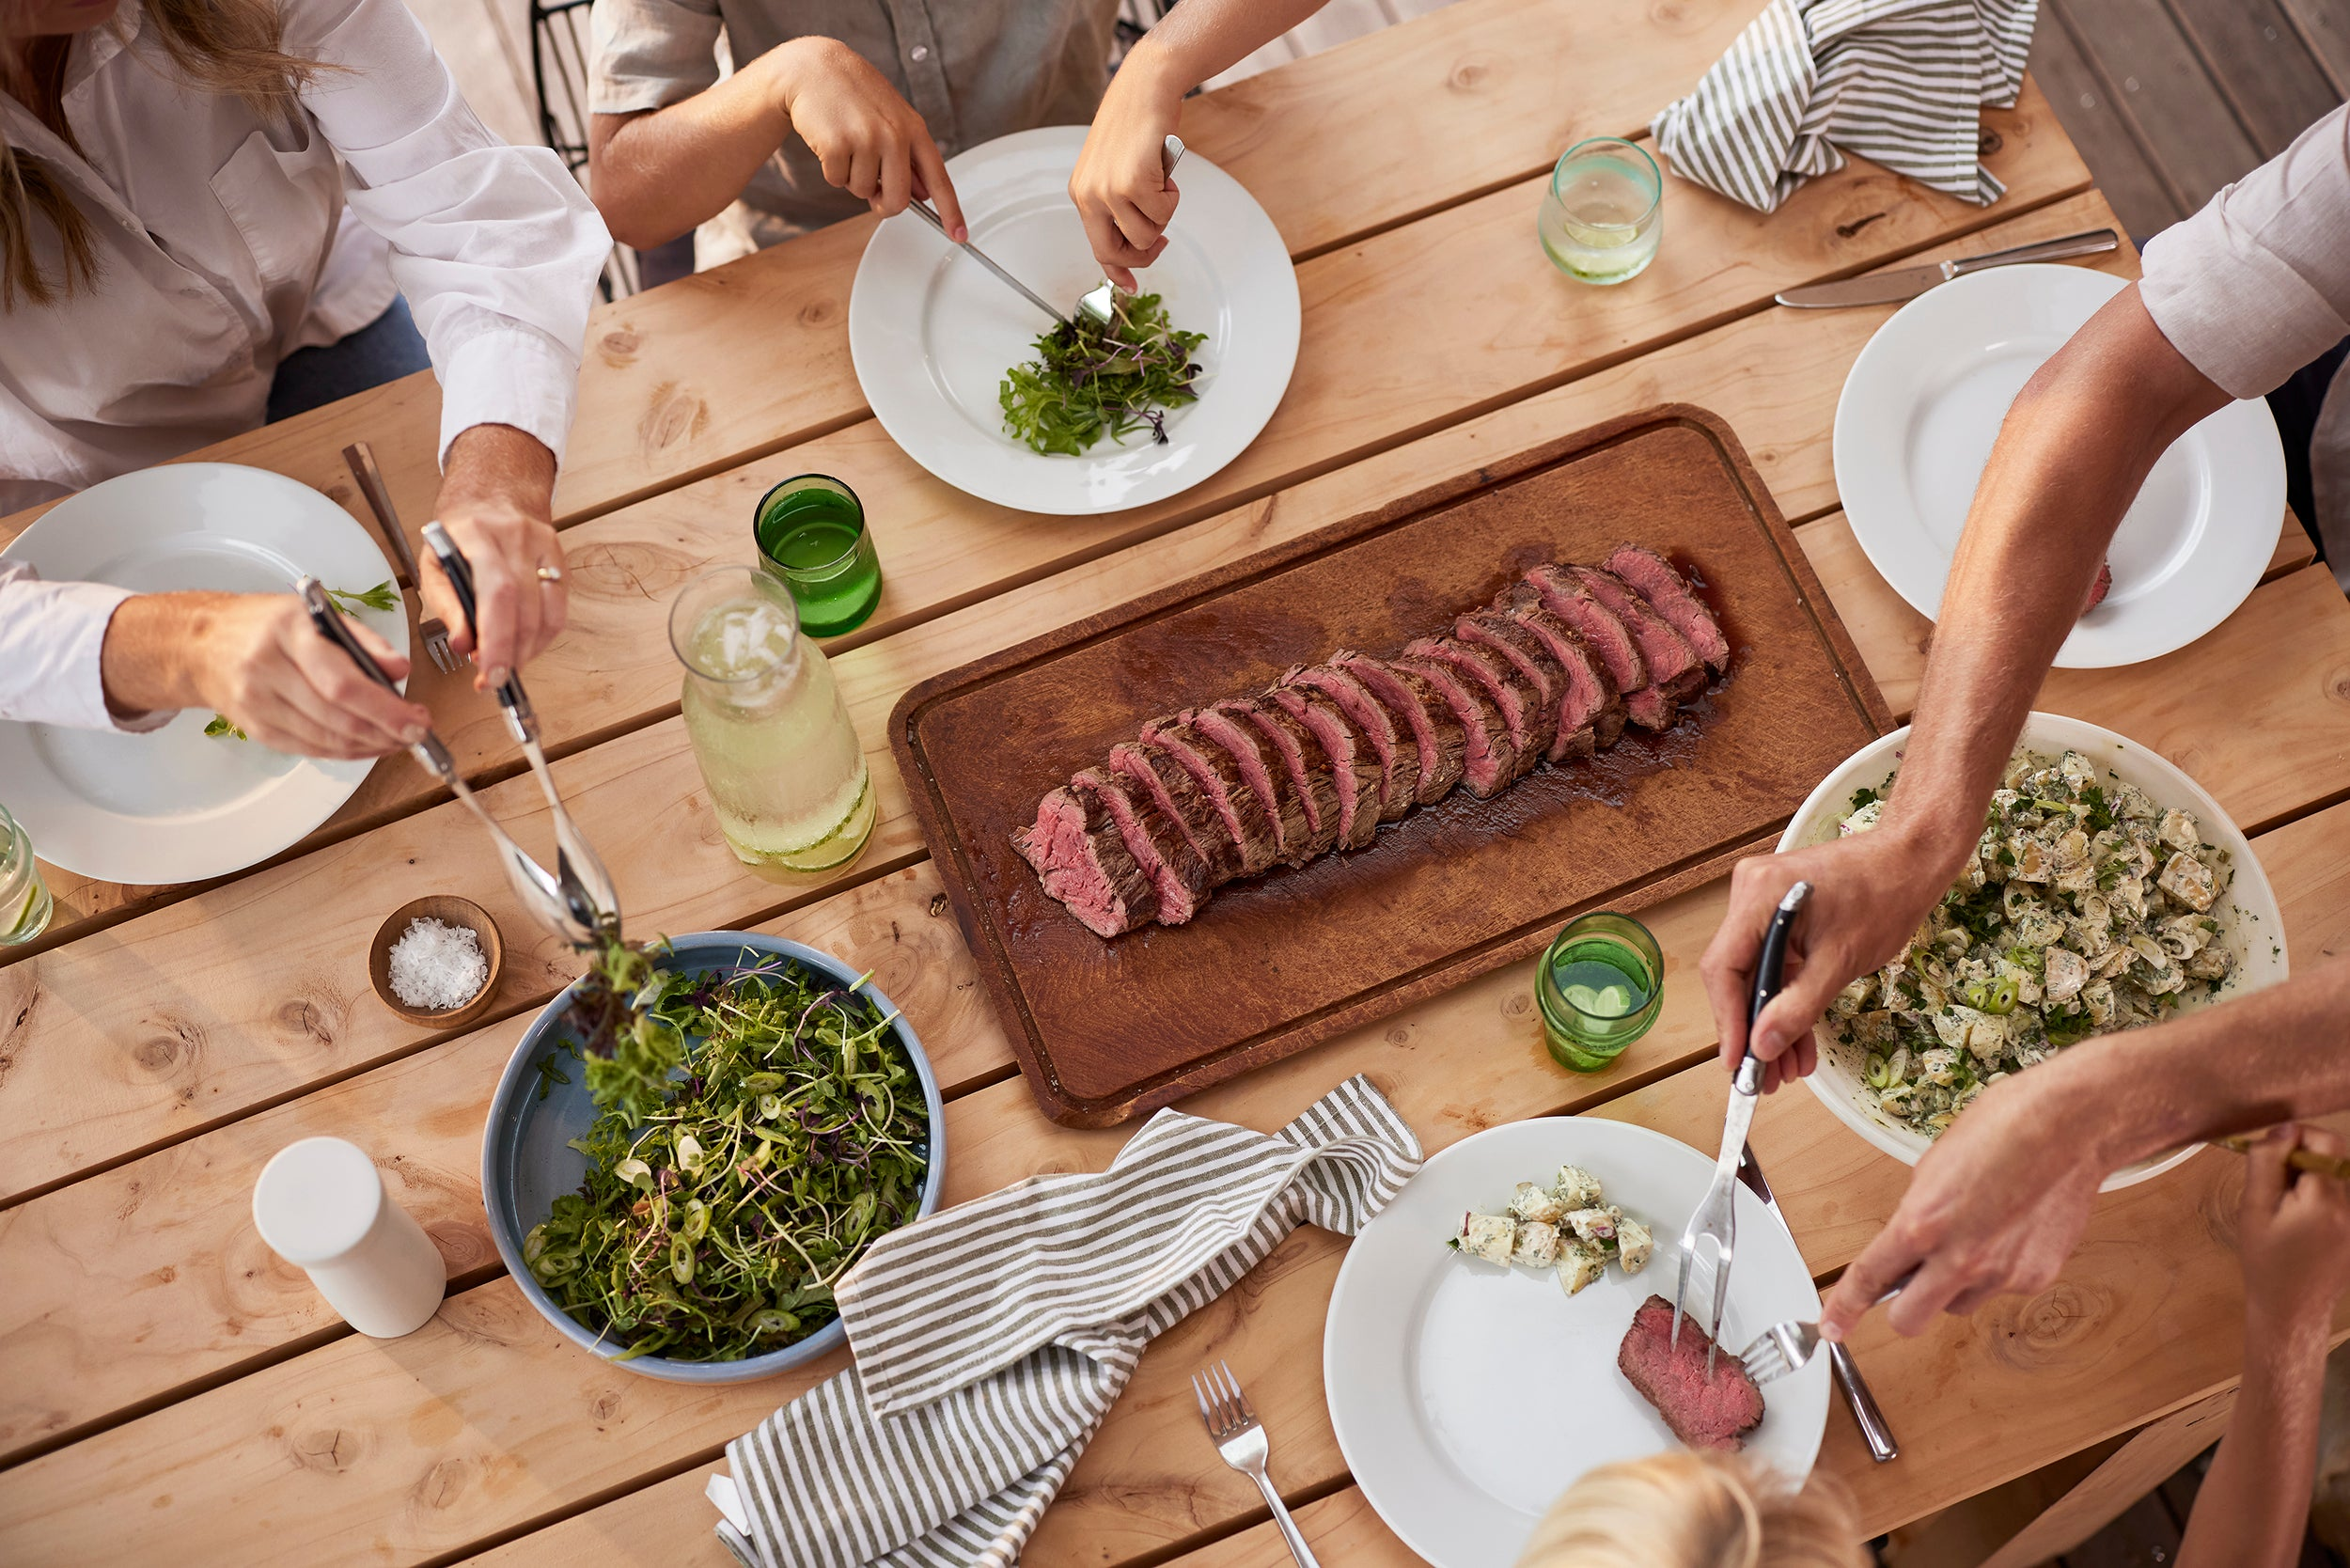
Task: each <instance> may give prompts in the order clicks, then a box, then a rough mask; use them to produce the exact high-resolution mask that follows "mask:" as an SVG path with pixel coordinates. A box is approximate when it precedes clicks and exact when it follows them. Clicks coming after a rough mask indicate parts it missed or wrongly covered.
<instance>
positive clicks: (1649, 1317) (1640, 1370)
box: [1616, 1295, 1763, 1450]
mask: <svg viewBox="0 0 2350 1568" xmlns="http://www.w3.org/2000/svg"><path fill="white" fill-rule="evenodd" d="M1706 1349H1707V1341H1706V1337H1705V1331H1704V1330H1703V1329H1701V1328H1700V1327H1699V1326H1698V1325H1697V1324H1696V1323H1694V1322H1692V1321H1690V1320H1688V1319H1686V1318H1684V1319H1683V1320H1682V1324H1681V1343H1680V1344H1679V1345H1678V1346H1676V1345H1675V1344H1674V1343H1673V1307H1672V1303H1671V1302H1669V1301H1667V1300H1666V1299H1665V1298H1664V1297H1663V1296H1661V1295H1653V1296H1650V1297H1649V1298H1648V1299H1647V1300H1646V1301H1643V1302H1641V1303H1640V1305H1639V1309H1637V1311H1635V1312H1634V1313H1633V1314H1632V1326H1631V1327H1630V1328H1628V1329H1626V1330H1625V1331H1624V1336H1623V1343H1622V1345H1621V1346H1620V1347H1619V1348H1618V1349H1617V1351H1616V1370H1617V1371H1619V1372H1622V1373H1623V1375H1624V1378H1625V1380H1626V1381H1627V1382H1629V1383H1630V1384H1631V1385H1632V1386H1633V1387H1634V1388H1637V1389H1638V1390H1639V1391H1640V1397H1641V1398H1642V1399H1644V1400H1646V1401H1648V1402H1649V1403H1651V1404H1653V1405H1654V1406H1656V1413H1657V1414H1658V1415H1660V1416H1662V1417H1664V1418H1665V1424H1666V1425H1667V1426H1669V1427H1670V1428H1672V1431H1673V1435H1674V1436H1676V1437H1678V1438H1680V1439H1681V1440H1682V1441H1683V1442H1684V1443H1686V1444H1688V1445H1689V1446H1690V1447H1691V1448H1693V1449H1727V1450H1736V1449H1742V1448H1745V1447H1746V1446H1747V1433H1749V1432H1752V1431H1753V1430H1754V1429H1755V1428H1756V1427H1758V1426H1760V1425H1762V1424H1763V1390H1762V1389H1760V1388H1756V1387H1755V1386H1754V1379H1752V1378H1751V1377H1748V1376H1747V1369H1746V1368H1745V1367H1743V1366H1741V1365H1739V1362H1738V1357H1736V1356H1732V1355H1730V1354H1729V1353H1728V1352H1724V1353H1723V1354H1721V1355H1719V1356H1716V1357H1715V1358H1714V1371H1713V1375H1712V1376H1710V1377H1709V1376H1708V1375H1707V1374H1706V1370H1705V1352H1706Z"/></svg>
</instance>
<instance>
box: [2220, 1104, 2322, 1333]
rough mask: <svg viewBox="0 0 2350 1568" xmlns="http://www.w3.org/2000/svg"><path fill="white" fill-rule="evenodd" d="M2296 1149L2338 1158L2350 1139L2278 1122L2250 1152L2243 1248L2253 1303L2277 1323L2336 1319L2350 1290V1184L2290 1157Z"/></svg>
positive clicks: (2253, 1309)
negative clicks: (2293, 1164)
mask: <svg viewBox="0 0 2350 1568" xmlns="http://www.w3.org/2000/svg"><path fill="white" fill-rule="evenodd" d="M2295 1148H2302V1149H2307V1150H2309V1151H2310V1152H2312V1153H2318V1154H2326V1155H2329V1156H2331V1157H2333V1158H2336V1159H2339V1158H2341V1157H2342V1155H2343V1154H2344V1153H2345V1152H2350V1145H2345V1144H2344V1143H2343V1141H2342V1138H2340V1137H2336V1136H2335V1135H2334V1134H2332V1133H2330V1132H2328V1131H2326V1129H2325V1128H2323V1127H2296V1126H2295V1125H2294V1124H2293V1123H2292V1122H2286V1123H2285V1124H2284V1125H2282V1126H2280V1127H2271V1128H2270V1129H2269V1130H2268V1132H2267V1133H2266V1134H2265V1135H2264V1136H2263V1137H2261V1138H2259V1139H2258V1140H2257V1141H2255V1142H2254V1143H2253V1145H2252V1147H2251V1149H2250V1150H2249V1151H2248V1161H2249V1165H2248V1168H2247V1170H2246V1172H2245V1177H2244V1203H2243V1208H2242V1210H2241V1211H2240V1213H2241V1217H2240V1218H2239V1220H2238V1222H2237V1226H2236V1254H2237V1256H2238V1257H2239V1258H2240V1259H2241V1260H2242V1262H2243V1264H2244V1295H2245V1306H2246V1309H2247V1310H2248V1312H2250V1313H2251V1314H2253V1315H2254V1316H2256V1317H2261V1318H2264V1319H2265V1320H2266V1321H2267V1323H2268V1324H2269V1325H2271V1326H2273V1327H2277V1328H2290V1327H2294V1326H2296V1325H2310V1324H2316V1325H2319V1326H2321V1327H2322V1326H2323V1325H2326V1323H2327V1322H2328V1321H2330V1320H2331V1318H2332V1317H2333V1311H2334V1305H2335V1303H2337V1302H2339V1301H2340V1300H2341V1299H2342V1295H2343V1294H2344V1293H2345V1292H2350V1184H2344V1183H2342V1181H2340V1180H2338V1179H2336V1178H2334V1177H2331V1176H2323V1175H2320V1174H2318V1173H2317V1172H2315V1171H2310V1170H2295V1169H2294V1168H2292V1167H2291V1166H2289V1165H2287V1164H2286V1163H2285V1158H2286V1156H2287V1155H2289V1154H2291V1153H2292V1152H2293V1151H2294V1150H2295Z"/></svg>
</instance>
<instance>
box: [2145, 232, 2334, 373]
mask: <svg viewBox="0 0 2350 1568" xmlns="http://www.w3.org/2000/svg"><path fill="white" fill-rule="evenodd" d="M2227 199H2228V197H2227V193H2225V192H2223V193H2221V195H2220V196H2217V197H2215V198H2214V199H2213V200H2212V201H2211V202H2209V203H2208V204H2206V205H2205V206H2204V207H2203V209H2202V210H2201V212H2197V213H2195V214H2194V216H2192V217H2190V218H2187V219H2186V221H2185V222H2182V223H2178V224H2174V225H2172V226H2171V227H2169V228H2167V229H2164V230H2163V231H2162V232H2161V233H2160V234H2157V235H2155V236H2154V238H2153V239H2152V240H2149V241H2148V242H2146V253H2145V270H2144V275H2143V276H2142V277H2141V278H2140V280H2139V286H2138V293H2139V300H2140V302H2141V303H2143V304H2144V305H2145V306H2146V313H2147V314H2148V315H2149V316H2152V317H2153V318H2154V325H2155V326H2156V327H2158V328H2160V329H2161V332H2162V335H2163V337H2167V338H2169V339H2170V346H2171V347H2172V348H2174V349H2176V350H2178V351H2179V353H2181V354H2182V355H2183V356H2185V358H2186V362H2187V363H2188V364H2190V365H2192V366H2194V367H2195V368H2196V369H2198V370H2200V371H2201V372H2202V373H2203V374H2204V375H2206V376H2208V377H2210V378H2211V380H2212V382H2213V383H2214V384H2217V386H2218V387H2219V388H2220V389H2221V390H2222V391H2224V392H2226V393H2227V394H2228V396H2230V397H2232V398H2258V397H2261V396H2264V394H2266V393H2268V392H2270V391H2272V390H2274V389H2275V388H2277V387H2279V386H2280V385H2282V384H2284V383H2285V381H2286V380H2287V379H2288V378H2290V377H2291V376H2292V374H2293V372H2294V371H2295V370H2297V369H2299V368H2301V367H2302V366H2304V365H2306V364H2308V363H2309V362H2310V361H2311V360H2312V359H2315V358H2316V357H2317V356H2318V355H2319V354H2321V353H2325V352H2326V350H2327V349H2329V348H2331V347H2333V345H2334V344H2336V343H2338V342H2340V341H2341V340H2342V333H2343V325H2344V323H2343V321H2342V318H2341V317H2340V316H2338V315H2337V314H2335V312H2334V308H2333V306H2330V305H2328V304H2327V303H2326V299H2325V296H2323V295H2322V294H2320V293H2319V292H2318V291H2317V290H2315V289H2313V288H2311V286H2310V284H2309V282H2308V280H2307V279H2305V278H2304V277H2302V275H2301V274H2299V273H2297V272H2295V270H2294V269H2293V268H2292V266H2290V265H2289V264H2288V263H2287V262H2286V261H2285V259H2283V258H2282V257H2280V256H2279V255H2278V254H2277V253H2276V252H2275V251H2273V250H2271V249H2269V248H2268V247H2267V246H2265V245H2263V244H2261V243H2257V242H2256V241H2254V240H2252V239H2251V238H2250V237H2248V236H2246V235H2244V234H2242V233H2241V232H2240V231H2239V230H2238V228H2237V227H2236V226H2234V225H2233V224H2232V223H2231V222H2230V220H2229V213H2228V211H2227Z"/></svg>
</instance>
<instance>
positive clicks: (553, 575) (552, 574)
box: [539, 566, 563, 583]
mask: <svg viewBox="0 0 2350 1568" xmlns="http://www.w3.org/2000/svg"><path fill="white" fill-rule="evenodd" d="M539 580H540V582H542V583H559V582H561V581H562V580H563V569H562V568H561V567H559V566H542V567H540V569H539Z"/></svg>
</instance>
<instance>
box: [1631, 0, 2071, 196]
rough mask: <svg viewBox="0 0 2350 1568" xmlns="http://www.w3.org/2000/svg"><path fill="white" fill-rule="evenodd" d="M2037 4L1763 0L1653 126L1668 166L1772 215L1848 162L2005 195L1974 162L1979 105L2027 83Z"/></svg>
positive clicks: (1997, 104) (1957, 191)
mask: <svg viewBox="0 0 2350 1568" xmlns="http://www.w3.org/2000/svg"><path fill="white" fill-rule="evenodd" d="M2039 8H2040V7H2039V0H1770V4H1769V5H1768V6H1767V7H1766V8H1764V9H1763V14H1762V15H1761V16H1759V17H1757V18H1756V19H1755V20H1754V22H1753V24H1751V25H1749V26H1748V27H1747V30H1746V31H1745V32H1743V33H1741V34H1739V35H1738V40H1737V42H1735V43H1733V44H1731V46H1730V51H1729V53H1728V54H1725V55H1723V56H1722V57H1721V58H1720V59H1719V60H1717V61H1716V62H1715V64H1714V68H1713V69H1712V70H1711V71H1707V72H1706V73H1705V76H1704V78H1703V80H1701V81H1700V82H1699V83H1698V89H1697V91H1695V92H1693V93H1691V94H1690V95H1689V96H1688V97H1686V98H1684V99H1683V100H1681V101H1680V102H1677V103H1674V104H1672V105H1671V106H1670V107H1669V108H1667V109H1666V110H1665V111H1664V112H1663V113H1662V114H1660V115H1658V116H1657V117H1656V118H1655V119H1654V120H1653V121H1652V122H1651V123H1650V125H1649V130H1650V132H1651V133H1653V135H1654V136H1655V138H1656V145H1657V148H1658V149H1659V150H1661V151H1662V152H1663V153H1664V154H1665V155H1666V156H1667V157H1668V158H1669V159H1671V160H1672V165H1673V170H1674V172H1675V173H1677V174H1679V175H1680V176H1681V177H1682V178H1683V179H1684V180H1695V181H1696V182H1697V183H1699V184H1700V185H1703V186H1704V187H1706V188H1707V189H1708V190H1711V191H1717V192H1719V193H1720V194H1721V195H1723V196H1729V197H1730V198H1731V200H1733V201H1739V202H1744V203H1745V204H1746V205H1747V206H1748V207H1751V208H1753V209H1754V210H1755V211H1757V212H1772V211H1774V210H1775V209H1776V208H1777V207H1778V204H1779V203H1780V202H1782V201H1784V200H1786V199H1787V198H1788V196H1791V195H1793V194H1794V192H1795V190H1796V189H1797V188H1798V187H1800V186H1801V185H1802V184H1803V182H1804V181H1805V180H1810V178H1811V177H1812V176H1814V175H1820V174H1832V173H1834V172H1835V171H1836V170H1838V169H1841V168H1842V167H1843V166H1844V154H1845V153H1846V152H1856V153H1858V154H1859V155H1860V156H1861V157H1863V158H1867V159H1870V160H1872V161H1873V162H1875V163H1879V164H1882V165H1885V166H1886V167H1887V168H1888V169H1891V170H1892V171H1893V172H1894V173H1896V174H1905V175H1907V176H1909V177H1910V178H1911V179H1912V180H1917V181H1919V183H1920V184H1924V185H1930V186H1932V187H1933V188H1934V189H1935V190H1937V191H1943V192H1946V193H1948V194H1949V195H1951V196H1956V197H1958V199H1959V200H1961V201H1966V202H1972V203H1974V204H1975V205H1977V206H1987V205H1988V204H1990V203H1991V202H1994V201H1997V200H1998V198H1999V197H2000V196H2002V195H2004V194H2005V192H2006V190H2007V187H2006V186H2004V185H2002V184H2000V183H1999V182H1998V180H1995V179H1993V178H1992V175H1991V171H1990V170H1989V169H1986V168H1984V167H1983V166H1982V157H1981V144H1980V138H1981V134H1982V129H1981V124H1980V121H1981V118H1982V108H1983V106H1984V105H1986V104H1988V105H1990V106H1991V107H1993V108H2001V109H2004V108H2007V107H2010V106H2011V105H2013V103H2014V102H2015V95H2016V93H2017V92H2018V91H2019V90H2021V88H2022V86H2023V84H2024V56H2025V55H2027V54H2029V52H2030V50H2031V30H2032V25H2033V23H2034V22H2035V21H2036V20H2037V17H2038V14H2039Z"/></svg>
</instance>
